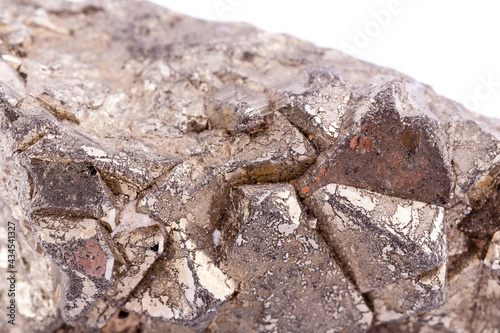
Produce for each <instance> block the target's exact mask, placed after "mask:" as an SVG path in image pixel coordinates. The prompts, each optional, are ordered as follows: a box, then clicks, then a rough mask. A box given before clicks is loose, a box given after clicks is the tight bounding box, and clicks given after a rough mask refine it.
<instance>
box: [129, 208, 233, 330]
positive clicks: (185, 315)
mask: <svg viewBox="0 0 500 333" xmlns="http://www.w3.org/2000/svg"><path fill="white" fill-rule="evenodd" d="M188 223H189V221H188V220H187V219H186V218H181V219H180V220H179V221H178V223H176V224H174V225H173V226H172V227H170V228H168V229H169V231H168V234H169V237H170V239H171V241H172V243H173V244H172V245H171V246H170V249H169V253H167V255H166V256H164V257H162V258H161V259H160V260H157V261H156V262H155V264H154V265H153V266H152V267H151V269H150V270H149V271H148V274H147V276H146V277H145V278H144V279H143V280H142V282H141V284H140V285H139V286H138V288H136V290H134V292H133V293H132V294H131V296H130V297H129V299H128V301H127V303H126V304H125V306H124V307H125V308H126V309H128V310H130V311H134V312H138V313H144V314H146V315H148V316H151V317H155V318H159V319H162V320H166V321H169V322H173V323H178V324H183V325H185V326H188V327H194V328H197V329H203V328H205V327H206V326H207V325H208V324H209V323H210V322H211V320H212V319H213V317H214V316H215V314H216V313H217V311H218V310H219V308H220V307H221V306H222V304H223V303H224V301H225V300H226V299H228V298H229V297H230V296H231V295H232V294H233V292H234V290H235V288H236V284H235V282H234V281H233V280H232V279H231V278H230V277H228V276H227V275H226V274H224V273H223V272H222V271H221V270H220V269H219V268H218V267H217V266H216V265H215V262H214V261H213V260H212V259H210V257H209V256H208V255H207V254H206V253H205V251H204V249H202V248H199V247H198V246H197V244H196V243H195V240H194V239H191V237H190V234H189V233H188V228H187V226H188ZM191 223H192V221H191Z"/></svg>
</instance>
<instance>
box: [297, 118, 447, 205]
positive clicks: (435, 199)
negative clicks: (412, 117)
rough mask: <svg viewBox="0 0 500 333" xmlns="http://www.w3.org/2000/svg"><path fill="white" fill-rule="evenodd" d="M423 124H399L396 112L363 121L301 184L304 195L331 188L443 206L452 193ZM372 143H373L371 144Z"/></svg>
mask: <svg viewBox="0 0 500 333" xmlns="http://www.w3.org/2000/svg"><path fill="white" fill-rule="evenodd" d="M425 126H426V124H423V123H411V124H407V123H403V122H402V121H401V120H400V119H399V114H398V113H397V111H395V110H394V109H392V110H391V109H387V108H385V109H383V110H381V111H380V114H379V115H377V117H373V116H372V117H367V118H366V119H364V120H361V123H360V126H359V128H358V129H357V130H356V131H354V133H353V134H352V136H350V137H347V138H346V139H345V140H344V141H342V142H340V143H339V145H338V146H336V147H334V148H333V149H334V151H335V153H334V154H332V156H331V157H329V158H327V159H326V160H325V162H324V163H322V164H321V166H320V167H318V168H317V169H316V171H315V172H313V173H312V174H309V175H308V176H306V177H309V178H308V179H302V180H301V187H302V191H301V192H302V193H301V194H302V196H304V197H308V196H310V195H312V194H313V193H314V191H315V190H317V189H319V188H321V187H323V186H325V185H327V184H330V183H336V184H343V185H349V186H353V187H358V188H364V189H368V190H371V191H374V192H379V193H383V194H387V195H393V196H397V197H401V198H407V199H413V200H418V201H423V202H429V203H436V204H444V203H445V202H447V200H448V198H449V194H450V190H451V180H450V179H449V175H448V171H447V169H446V165H445V163H444V161H443V159H442V156H441V153H440V151H439V149H438V145H437V144H435V142H433V140H435V139H434V138H435V136H434V135H432V134H431V132H429V131H431V129H428V128H427V129H426V128H424V127H425ZM375 143H376V144H375Z"/></svg>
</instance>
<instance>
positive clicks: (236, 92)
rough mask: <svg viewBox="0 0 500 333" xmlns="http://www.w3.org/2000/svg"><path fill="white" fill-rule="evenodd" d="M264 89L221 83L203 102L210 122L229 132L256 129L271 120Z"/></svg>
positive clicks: (260, 129)
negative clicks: (261, 90)
mask: <svg viewBox="0 0 500 333" xmlns="http://www.w3.org/2000/svg"><path fill="white" fill-rule="evenodd" d="M268 104H269V103H268V99H267V96H266V95H265V94H264V93H261V92H258V91H254V90H252V89H249V88H246V87H245V86H241V85H229V86H226V87H223V88H222V89H220V90H219V91H217V92H216V93H214V95H213V96H212V97H211V98H210V99H208V100H207V101H206V102H205V107H206V110H207V111H206V112H207V115H208V121H209V122H210V123H209V126H210V127H211V128H214V129H219V128H220V129H225V130H228V131H231V132H248V133H257V132H259V131H262V130H264V129H265V128H266V127H269V125H270V124H271V117H272V113H273V112H272V110H270V108H269V105H268Z"/></svg>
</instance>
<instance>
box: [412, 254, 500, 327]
mask: <svg viewBox="0 0 500 333" xmlns="http://www.w3.org/2000/svg"><path fill="white" fill-rule="evenodd" d="M480 258H481V257H480V253H479V251H478V249H477V248H472V249H471V251H469V252H467V253H465V254H463V255H462V256H461V257H460V258H457V259H455V261H454V263H453V264H452V266H451V267H449V269H448V284H449V291H448V299H447V301H446V303H445V304H444V305H443V306H441V307H440V308H438V309H435V310H433V311H430V312H428V313H426V314H423V315H421V316H419V317H414V318H412V320H413V321H416V322H420V323H422V324H424V325H425V326H428V327H432V328H435V329H444V331H446V332H470V333H475V332H496V331H497V330H498V327H500V311H499V309H498V302H500V274H499V273H498V272H495V271H493V270H491V269H490V268H489V267H487V266H486V265H484V264H483V263H482V260H481V259H480ZM471 299H473V300H475V302H471Z"/></svg>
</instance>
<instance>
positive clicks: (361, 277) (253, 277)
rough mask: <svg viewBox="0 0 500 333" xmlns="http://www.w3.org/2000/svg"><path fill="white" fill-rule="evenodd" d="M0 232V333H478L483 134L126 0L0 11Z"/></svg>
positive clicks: (362, 82) (434, 99)
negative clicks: (0, 280) (0, 278)
mask: <svg viewBox="0 0 500 333" xmlns="http://www.w3.org/2000/svg"><path fill="white" fill-rule="evenodd" d="M0 222H1V224H0V234H1V235H2V238H1V242H0V254H1V256H2V257H1V261H0V266H1V267H0V272H1V276H2V282H1V283H0V284H1V286H2V287H1V288H0V305H1V306H0V308H1V309H3V310H2V311H1V312H2V314H1V316H0V331H1V332H14V333H21V332H40V333H45V332H47V333H63V332H75V333H76V332H105V333H117V332H128V333H140V332H144V333H147V332H151V333H160V332H180V333H189V332H209V333H218V332H245V333H246V332H327V333H334V332H346V333H347V332H349V333H350V332H373V333H390V332H410V333H412V332H413V333H431V332H432V333H437V332H465V333H469V332H470V333H499V332H500V306H499V304H500V120H498V119H489V118H486V117H483V116H480V115H477V114H474V113H472V112H470V111H468V110H467V109H465V108H464V107H463V106H461V105H460V104H458V103H456V102H454V101H451V100H448V99H446V98H444V97H441V96H439V95H437V94H436V93H435V92H434V90H433V89H432V88H431V87H429V86H427V85H424V84H421V83H419V82H416V81H415V80H413V79H412V78H410V77H408V76H406V75H403V74H400V73H398V72H396V71H394V70H391V69H388V68H382V67H378V66H376V65H373V64H369V63H366V62H363V61H361V60H358V59H355V58H353V57H351V56H348V55H346V54H344V53H341V52H339V51H335V50H331V49H324V48H319V47H316V46H315V45H313V44H311V43H308V42H305V41H302V40H299V39H296V38H294V37H290V36H285V35H275V34H270V33H266V32H263V31H260V30H258V29H256V28H254V27H252V26H250V25H247V24H240V23H220V22H219V23H215V22H207V21H202V20H198V19H194V18H190V17H187V16H184V15H180V14H177V13H174V12H172V11H169V10H167V9H164V8H160V7H157V6H155V5H153V4H150V3H147V2H136V1H132V0H123V1H117V0H106V1H98V0H90V1H84V2H77V3H69V2H68V3H66V2H63V1H44V0H23V1H16V0H1V1H0ZM7 235H13V236H12V237H10V236H9V237H7ZM4 236H5V237H4ZM8 255H11V256H8ZM7 258H12V260H10V259H9V260H7V261H6V259H7ZM12 271H15V273H11V272H12ZM9 274H14V275H15V279H14V280H15V283H10V282H9V281H11V280H7V279H5V278H4V277H9V276H10V275H9ZM14 280H12V281H14ZM4 286H5V287H6V288H4ZM9 286H11V287H9ZM12 286H14V289H15V297H12V294H11V292H9V291H10V290H11V288H12ZM13 299H14V303H15V310H14V311H13V312H14V320H15V325H13V324H12V322H13V319H12V316H10V317H9V313H11V312H12V311H10V310H9V306H10V305H11V304H12V303H13V301H12V300H13ZM9 311H10V312H9Z"/></svg>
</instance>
